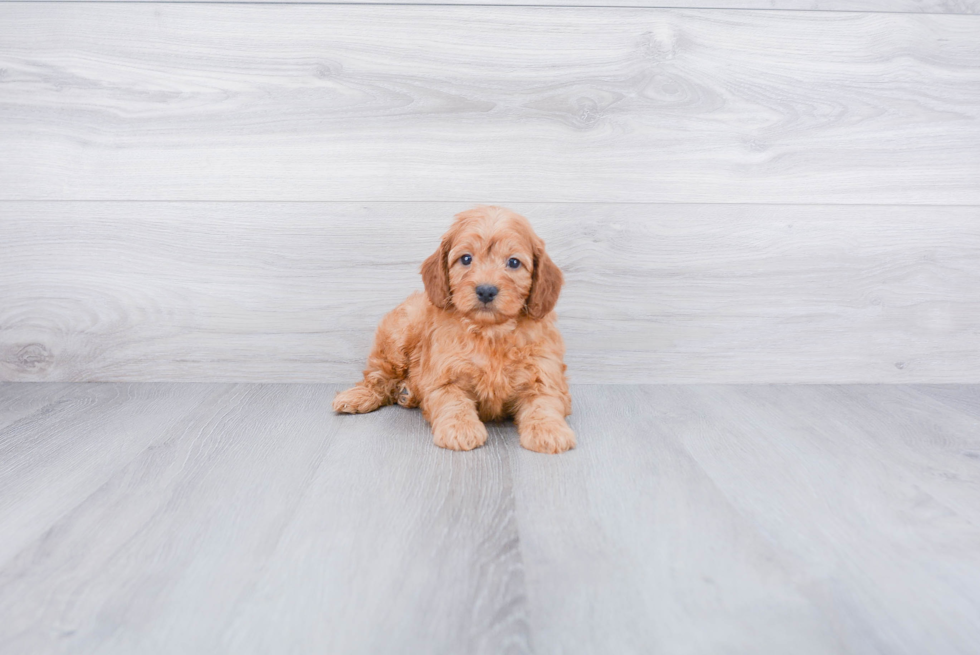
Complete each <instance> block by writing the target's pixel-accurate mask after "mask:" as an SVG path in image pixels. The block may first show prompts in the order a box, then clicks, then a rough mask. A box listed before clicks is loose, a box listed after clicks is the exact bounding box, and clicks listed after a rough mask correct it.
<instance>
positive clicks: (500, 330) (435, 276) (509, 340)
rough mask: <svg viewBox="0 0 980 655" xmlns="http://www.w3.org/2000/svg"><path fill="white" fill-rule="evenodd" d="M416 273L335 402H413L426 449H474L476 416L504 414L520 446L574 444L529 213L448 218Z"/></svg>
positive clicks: (341, 406)
mask: <svg viewBox="0 0 980 655" xmlns="http://www.w3.org/2000/svg"><path fill="white" fill-rule="evenodd" d="M422 281H423V282H424V284H425V294H422V293H417V292H416V293H413V294H412V295H411V296H409V297H408V299H407V300H406V301H405V302H403V303H402V304H401V305H399V306H398V307H396V308H395V309H394V310H393V311H392V312H390V313H389V314H388V315H387V316H385V317H384V318H383V319H382V321H381V324H380V325H379V326H378V331H377V333H376V334H375V338H374V347H373V349H372V350H371V355H370V356H369V357H368V363H367V369H365V371H364V379H363V380H362V381H361V382H358V383H357V385H355V386H354V387H352V388H350V389H348V390H347V391H343V392H341V393H339V394H337V397H336V398H335V399H334V401H333V408H334V410H335V411H338V412H346V413H350V414H357V413H362V412H370V411H373V410H375V409H377V408H378V407H381V406H382V405H388V404H391V403H394V402H397V403H398V404H399V405H402V406H404V407H419V406H420V407H421V408H422V413H423V415H424V416H425V418H426V419H427V420H428V421H429V423H431V424H432V433H433V437H434V440H435V443H436V445H438V446H442V447H443V448H451V449H453V450H471V449H473V448H477V447H479V446H482V445H483V444H484V442H485V441H486V439H487V429H486V427H485V426H484V425H483V421H489V420H494V419H501V418H505V417H511V416H512V417H513V418H514V420H515V422H516V424H517V431H518V433H519V434H520V440H521V445H522V446H524V447H525V448H528V449H530V450H536V451H538V452H542V453H560V452H563V451H565V450H568V449H569V448H573V447H574V446H575V434H574V433H573V432H572V430H571V428H569V427H568V423H567V422H566V421H565V417H566V416H568V415H569V414H570V413H571V411H572V400H571V397H570V396H569V394H568V383H567V382H566V380H565V364H564V363H563V361H562V358H563V357H564V354H565V345H564V343H563V342H562V338H561V334H560V333H559V332H558V328H557V327H556V326H555V313H554V311H553V310H554V307H555V303H556V302H557V301H558V294H559V292H560V291H561V286H562V281H563V279H562V274H561V270H559V268H558V267H557V266H556V265H555V264H554V263H553V262H552V261H551V258H550V257H548V253H547V252H545V249H544V242H543V241H542V240H541V239H540V238H539V237H538V235H536V234H535V233H534V231H533V230H532V229H531V225H530V224H529V223H528V221H527V219H526V218H524V217H523V216H520V215H519V214H515V213H514V212H512V211H510V210H507V209H503V208H501V207H477V208H476V209H471V210H469V211H465V212H463V213H461V214H457V216H456V220H455V222H454V223H453V224H452V226H451V227H450V228H449V231H448V232H446V234H445V235H444V236H443V237H442V243H440V244H439V247H438V248H437V249H436V251H435V252H434V253H433V254H432V255H431V256H430V257H429V258H428V259H426V260H425V262H424V263H423V264H422Z"/></svg>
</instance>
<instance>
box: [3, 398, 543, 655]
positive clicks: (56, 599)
mask: <svg viewBox="0 0 980 655" xmlns="http://www.w3.org/2000/svg"><path fill="white" fill-rule="evenodd" d="M119 386H120V387H121V388H124V389H130V388H132V387H129V386H122V385H119ZM177 386H178V387H181V386H184V385H177ZM218 391H220V393H215V394H211V395H210V396H209V397H208V400H207V401H206V402H204V403H202V404H201V405H200V406H199V407H198V408H196V409H195V410H194V412H193V413H191V414H190V415H187V416H186V418H185V419H184V422H183V424H182V425H181V429H176V430H172V431H169V432H168V433H167V434H166V435H162V436H161V438H160V439H159V440H157V441H156V442H154V444H153V447H152V448H150V449H147V450H145V451H144V452H143V453H142V454H141V455H140V456H139V457H138V458H136V459H134V460H132V461H131V462H130V464H129V465H128V466H126V467H125V468H123V469H120V470H118V471H117V472H115V474H114V475H112V476H110V477H109V478H108V479H107V480H106V482H105V484H104V485H103V486H102V487H101V488H100V489H99V491H98V493H96V494H92V495H91V496H89V497H88V498H87V499H86V500H85V502H83V503H80V504H79V505H78V507H77V508H76V509H75V510H74V511H73V512H71V513H70V514H68V515H66V516H65V517H63V518H62V519H61V520H60V521H59V522H58V523H57V524H55V525H54V526H53V527H52V528H51V530H50V531H49V533H48V534H47V535H45V537H44V538H42V539H38V540H36V541H33V542H32V543H31V544H30V547H28V548H26V549H24V550H23V551H22V552H21V553H20V554H19V556H18V557H17V558H16V560H15V561H13V562H11V563H10V564H8V565H7V566H5V567H4V568H3V569H0V610H2V612H3V615H4V617H5V620H4V622H3V623H2V625H0V644H2V645H3V647H4V652H9V653H21V652H23V653H28V652H29V653H48V652H55V651H57V652H83V651H84V652H88V651H89V650H91V649H92V648H97V649H98V651H99V652H104V653H132V652H181V653H208V652H212V653H213V652H236V653H250V652H257V653H260V652H264V653H267V652H270V649H271V650H272V651H280V650H281V651H283V652H301V651H303V652H306V651H316V652H338V653H339V652H343V653H360V652H432V653H460V652H466V653H484V652H486V653H499V652H527V642H526V625H525V619H524V617H523V597H522V592H523V579H522V571H521V568H520V558H519V551H518V549H517V537H516V526H515V524H514V522H513V499H512V494H511V491H510V480H509V466H508V464H507V459H506V453H505V452H504V451H502V450H501V449H499V448H484V449H482V450H480V451H478V452H475V453H467V454H462V453H451V452H448V451H443V450H440V449H438V448H436V447H435V446H434V445H433V444H432V443H431V434H430V433H429V432H428V428H427V427H426V426H425V424H424V421H422V419H421V416H420V414H419V413H418V412H410V411H406V410H403V409H401V408H389V409H388V410H382V411H381V412H378V413H377V414H373V415H369V416H363V417H341V416H336V415H334V413H333V412H332V411H331V409H330V405H329V400H330V398H331V397H332V395H333V392H334V391H335V389H333V388H330V387H324V386H297V385H248V386H244V385H243V386H236V387H232V388H230V389H229V388H227V387H220V388H219V389H218ZM128 439H129V436H128V435H127V434H126V433H125V431H121V430H113V429H106V430H104V431H103V433H102V445H103V447H104V448H106V449H113V448H119V447H121V446H122V444H123V443H124V442H125V441H127V440H128ZM52 468H53V466H52ZM58 468H59V469H60V470H62V471H63V472H64V471H66V470H67V467H66V466H65V465H64V464H62V465H60V466H59V467H58ZM22 502H23V501H22ZM0 525H2V523H0ZM93 534H98V535H99V538H98V539H93V538H92V536H93ZM420 601H423V602H420Z"/></svg>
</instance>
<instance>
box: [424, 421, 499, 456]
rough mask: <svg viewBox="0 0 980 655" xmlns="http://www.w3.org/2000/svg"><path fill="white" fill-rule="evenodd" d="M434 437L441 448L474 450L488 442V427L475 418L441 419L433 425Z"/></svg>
mask: <svg viewBox="0 0 980 655" xmlns="http://www.w3.org/2000/svg"><path fill="white" fill-rule="evenodd" d="M432 437H433V441H435V444H436V445H437V446H439V447H440V448H448V449H450V450H473V449H474V448H479V447H480V446H482V445H483V444H485V443H486V442H487V427H486V426H485V425H483V423H482V422H481V421H480V420H479V419H475V418H473V419H471V418H464V417H455V418H449V419H440V420H438V421H436V422H435V423H433V424H432Z"/></svg>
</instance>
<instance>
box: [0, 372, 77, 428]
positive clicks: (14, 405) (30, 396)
mask: <svg viewBox="0 0 980 655" xmlns="http://www.w3.org/2000/svg"><path fill="white" fill-rule="evenodd" d="M68 388H69V385H66V384H56V383H43V382H42V383H38V384H17V383H15V382H0V429H3V428H5V427H7V426H9V425H11V424H13V423H16V422H17V421H20V420H23V419H25V418H27V417H30V416H32V415H33V414H35V413H37V412H39V411H42V410H44V409H45V408H46V407H49V406H51V405H53V404H54V403H55V402H56V401H57V400H58V398H59V396H60V395H61V392H62V391H67V390H68Z"/></svg>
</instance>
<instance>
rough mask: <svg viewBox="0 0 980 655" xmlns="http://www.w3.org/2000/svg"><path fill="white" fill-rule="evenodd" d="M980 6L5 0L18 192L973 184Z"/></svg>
mask: <svg viewBox="0 0 980 655" xmlns="http://www.w3.org/2000/svg"><path fill="white" fill-rule="evenodd" d="M977 20H978V19H977V18H976V17H975V16H961V15H939V14H936V15H922V14H916V15H912V14H884V13H881V14H867V13H832V12H767V11H719V10H673V9H624V8H604V9H595V8H577V9H576V8H547V7H534V8H531V7H513V8H508V7H444V6H439V7H435V6H428V7H426V6H367V5H361V6H348V5H259V4H253V5H220V6H219V5H205V4H194V3H190V4H187V3H184V4H181V3H178V4H156V3H154V4H152V5H146V4H140V3H132V4H112V3H109V4H100V3H61V4H54V3H52V4H43V5H42V4H37V3H3V4H0V38H2V40H3V43H4V47H3V51H2V53H0V70H2V71H3V77H2V81H3V82H2V88H3V95H2V96H0V113H2V116H3V120H2V121H0V151H2V152H3V153H4V157H3V158H2V159H0V195H2V198H3V199H75V200H82V199H86V200H102V199H129V200H331V201H336V200H350V201H361V200H390V201H402V200H413V201H432V200H443V201H458V202H466V203H470V202H473V201H474V200H480V199H498V200H500V201H504V202H518V201H532V202H533V201H576V202H577V201H583V202H590V201H610V202H612V201H622V202H671V203H674V202H726V203H729V202H742V203H744V202H759V203H770V202H773V203H780V202H781V203H824V202H831V203H894V204H905V203H915V204H978V203H980V185H978V184H977V179H978V178H980V39H977V38H976V35H977V29H978V28H977Z"/></svg>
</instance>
